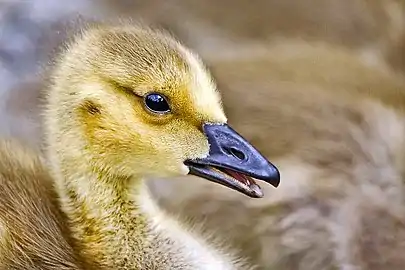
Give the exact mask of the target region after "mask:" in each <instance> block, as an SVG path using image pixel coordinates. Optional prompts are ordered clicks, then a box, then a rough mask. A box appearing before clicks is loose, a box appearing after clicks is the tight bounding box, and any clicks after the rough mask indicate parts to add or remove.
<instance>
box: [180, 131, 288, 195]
mask: <svg viewBox="0 0 405 270" xmlns="http://www.w3.org/2000/svg"><path fill="white" fill-rule="evenodd" d="M203 130H204V133H205V135H206V136H207V138H208V142H209V144H210V149H209V154H208V156H207V157H206V158H200V159H193V160H187V161H185V165H187V166H188V167H189V170H190V174H193V175H196V176H200V177H203V178H205V179H208V180H210V181H213V182H216V183H219V184H221V185H224V186H227V187H229V188H232V189H234V190H237V191H240V192H242V193H243V194H245V195H247V196H250V197H254V198H261V197H263V192H262V190H261V188H260V186H259V185H257V184H256V182H255V181H254V180H253V179H252V177H253V178H255V179H258V180H262V181H265V182H267V183H269V184H271V185H273V186H274V187H277V186H278V185H279V183H280V173H279V171H278V169H277V168H276V167H275V166H274V165H273V164H271V163H270V162H269V161H268V160H267V159H266V158H265V157H264V156H263V155H262V154H260V153H259V151H258V150H257V149H256V148H254V147H253V146H252V145H251V144H250V143H248V142H247V141H246V140H245V139H244V138H243V137H242V136H240V135H239V134H238V133H237V132H236V131H235V130H233V129H232V128H231V127H229V126H228V125H226V124H209V123H207V124H204V126H203Z"/></svg>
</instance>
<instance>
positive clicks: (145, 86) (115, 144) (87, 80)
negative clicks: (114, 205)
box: [48, 26, 280, 197]
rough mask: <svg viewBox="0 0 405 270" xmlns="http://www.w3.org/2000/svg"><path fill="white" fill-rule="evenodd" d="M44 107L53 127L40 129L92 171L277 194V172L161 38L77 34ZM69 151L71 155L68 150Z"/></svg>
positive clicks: (170, 42) (198, 67)
mask: <svg viewBox="0 0 405 270" xmlns="http://www.w3.org/2000/svg"><path fill="white" fill-rule="evenodd" d="M48 103H49V112H50V113H53V114H56V117H54V118H55V119H58V120H57V121H54V122H52V123H51V122H49V121H48V125H54V126H55V130H56V131H55V132H54V133H55V134H53V137H54V138H53V141H54V142H58V141H59V142H63V144H64V145H65V151H66V152H69V151H70V152H69V153H76V154H77V153H80V155H83V156H86V161H84V162H85V163H86V165H87V166H90V167H91V168H92V170H96V171H102V172H108V173H110V174H112V175H124V176H127V177H151V176H154V177H166V176H176V175H186V174H194V175H197V176H200V177H202V178H205V179H208V180H210V181H214V182H217V183H219V184H222V185H225V186H227V187H230V188H232V189H235V190H238V191H240V192H242V193H244V194H246V195H248V196H251V197H261V196H263V194H262V191H261V189H260V187H259V186H258V185H257V184H256V183H255V181H254V180H253V179H252V178H251V177H254V178H256V179H260V180H264V181H265V182H268V183H270V184H272V185H273V186H275V187H277V186H278V184H279V181H280V175H279V172H278V170H277V168H276V167H275V166H274V165H272V164H271V163H270V162H269V161H267V159H266V158H265V157H263V156H262V155H261V154H260V153H259V152H258V151H257V150H256V149H255V148H254V147H253V146H252V145H251V144H249V143H248V142H247V141H246V140H245V139H244V138H243V137H241V136H240V135H239V134H238V133H236V131H234V130H233V129H232V128H231V127H229V126H228V125H227V119H226V116H225V114H224V111H223V108H222V105H221V99H220V95H219V93H218V92H217V90H216V87H215V84H214V83H213V81H212V79H211V77H210V75H209V73H208V72H207V71H206V69H205V67H204V66H203V64H202V62H201V61H200V59H199V58H198V57H197V56H196V55H194V54H193V53H192V52H190V51H189V50H188V49H186V48H185V47H184V46H182V45H181V44H179V43H178V42H177V41H176V40H174V39H173V38H172V37H170V36H169V35H167V34H164V33H162V32H157V31H152V30H149V29H144V28H139V27H137V26H117V27H114V26H113V27H111V26H109V27H107V26H98V27H93V28H91V29H88V30H86V31H83V33H82V34H81V35H79V36H78V37H77V38H76V39H75V40H74V41H73V42H72V43H71V44H70V45H69V46H68V48H67V50H66V51H65V53H63V54H62V55H61V57H60V59H59V61H58V63H57V64H56V69H55V72H54V76H53V86H52V91H50V93H49V97H48ZM51 135H52V134H51ZM51 143H52V142H51ZM76 146H78V147H79V148H80V149H79V150H80V151H76V149H75V150H71V149H70V148H76ZM73 155H74V154H73ZM67 157H69V154H68V153H64V154H63V155H61V158H67Z"/></svg>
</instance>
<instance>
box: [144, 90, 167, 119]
mask: <svg viewBox="0 0 405 270" xmlns="http://www.w3.org/2000/svg"><path fill="white" fill-rule="evenodd" d="M144 101H145V106H146V107H147V108H148V109H149V110H150V111H152V112H154V113H159V114H165V113H168V112H170V106H169V104H168V103H167V100H166V98H165V96H163V95H160V94H156V93H152V94H147V95H146V96H145V98H144Z"/></svg>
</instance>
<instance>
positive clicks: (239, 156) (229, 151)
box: [224, 147, 246, 160]
mask: <svg viewBox="0 0 405 270" xmlns="http://www.w3.org/2000/svg"><path fill="white" fill-rule="evenodd" d="M224 149H225V151H226V152H227V154H229V155H232V156H234V157H236V158H237V159H239V160H244V159H245V158H246V156H245V154H243V152H241V151H239V150H238V149H236V148H233V147H231V148H227V147H226V148H224Z"/></svg>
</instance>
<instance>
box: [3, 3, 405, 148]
mask: <svg viewBox="0 0 405 270" xmlns="http://www.w3.org/2000/svg"><path fill="white" fill-rule="evenodd" d="M403 8H404V7H403V3H402V1H394V0H392V1H388V0H255V1H244V0H221V1H214V0H204V1H202V0H149V1H139V0H132V1H131V0H117V1H112V0H70V1H56V0H1V1H0V81H1V88H0V97H1V99H0V132H1V133H2V134H6V135H13V136H19V137H22V138H24V139H25V140H28V141H31V142H33V144H34V145H36V143H37V139H38V133H37V121H36V120H35V116H36V114H37V113H38V111H37V108H36V105H35V103H36V101H35V100H36V97H37V95H38V89H39V87H40V84H41V79H39V78H38V73H39V72H40V71H41V66H43V65H46V61H48V59H49V58H50V57H51V56H52V52H53V49H54V48H55V46H57V45H58V44H59V42H61V41H63V39H64V37H65V31H64V29H65V23H66V22H69V21H70V20H72V19H75V18H76V17H77V16H78V14H81V15H82V16H84V17H87V18H103V19H105V18H114V19H116V18H119V17H125V18H128V17H130V18H133V19H135V20H143V21H145V22H147V23H150V24H153V25H156V26H159V27H164V28H166V29H168V30H170V31H171V32H173V33H174V34H175V35H177V36H178V37H179V38H180V39H181V40H182V41H184V42H185V43H186V44H187V45H189V46H190V47H192V48H193V49H195V50H196V51H197V52H199V53H200V54H201V55H202V56H203V58H204V59H205V60H206V61H207V62H209V59H210V58H214V59H215V58H219V57H221V58H223V57H236V56H237V57H241V56H242V55H246V54H248V55H249V54H260V52H261V50H263V48H265V46H266V44H268V43H271V42H272V41H273V40H275V39H280V38H282V37H296V38H301V39H304V40H311V41H316V40H319V41H324V42H329V43H333V44H338V45H342V46H345V47H347V48H350V49H354V50H359V51H360V53H363V54H366V55H367V56H368V57H369V58H370V59H371V61H373V60H372V59H374V58H375V59H381V58H384V59H385V60H387V62H388V63H389V65H391V66H392V67H393V68H396V69H401V68H403V67H404V61H403V58H404V52H403V50H402V47H401V46H403V45H402V44H403V43H401V42H400V41H401V39H403V35H402V30H403V28H404V14H403V13H404V10H403ZM404 43H405V42H404Z"/></svg>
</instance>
